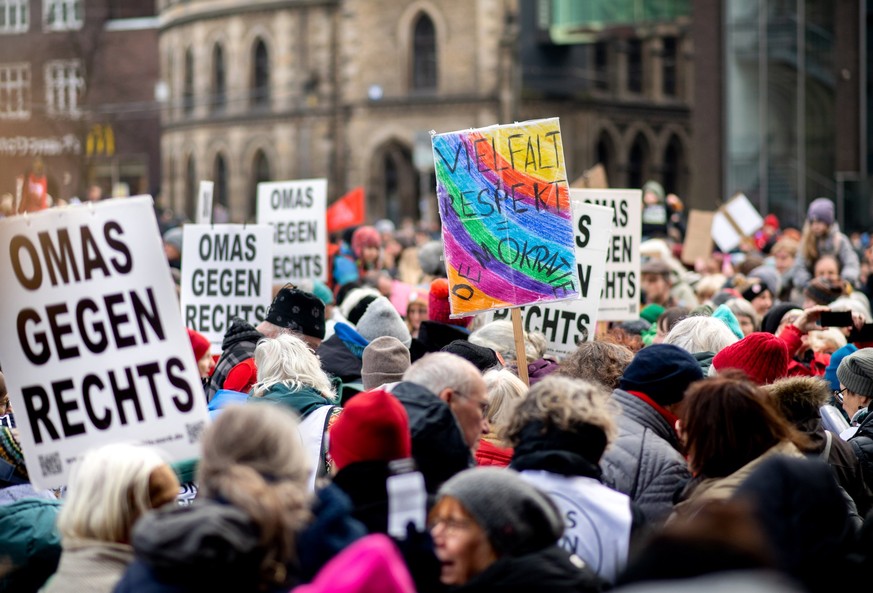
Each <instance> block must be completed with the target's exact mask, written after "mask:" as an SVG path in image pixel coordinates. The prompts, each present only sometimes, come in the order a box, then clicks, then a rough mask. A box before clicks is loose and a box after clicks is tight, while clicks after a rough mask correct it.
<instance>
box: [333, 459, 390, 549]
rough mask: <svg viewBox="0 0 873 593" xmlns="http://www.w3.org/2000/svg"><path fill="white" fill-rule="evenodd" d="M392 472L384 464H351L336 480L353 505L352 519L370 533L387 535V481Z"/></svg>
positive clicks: (382, 462)
mask: <svg viewBox="0 0 873 593" xmlns="http://www.w3.org/2000/svg"><path fill="white" fill-rule="evenodd" d="M390 475H391V472H390V471H389V469H388V464H387V463H386V462H384V461H359V462H357V463H350V464H349V465H347V466H346V467H344V468H342V469H341V470H339V471H338V472H337V473H336V475H334V477H333V484H334V485H335V486H337V487H338V488H340V489H341V490H342V491H343V492H344V493H345V494H346V496H348V497H349V500H350V501H351V503H352V510H351V514H352V517H354V518H355V519H357V520H358V521H360V522H361V523H363V525H364V527H366V528H367V532H368V533H388V487H387V485H386V480H388V478H389V476H390Z"/></svg>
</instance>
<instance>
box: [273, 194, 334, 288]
mask: <svg viewBox="0 0 873 593" xmlns="http://www.w3.org/2000/svg"><path fill="white" fill-rule="evenodd" d="M326 212H327V180H326V179H304V180H300V181H275V182H269V183H259V184H258V224H270V225H272V226H273V244H274V248H273V282H275V283H277V284H284V283H285V282H294V283H296V282H299V281H300V280H303V279H310V280H316V279H318V280H321V281H322V282H327V222H326Z"/></svg>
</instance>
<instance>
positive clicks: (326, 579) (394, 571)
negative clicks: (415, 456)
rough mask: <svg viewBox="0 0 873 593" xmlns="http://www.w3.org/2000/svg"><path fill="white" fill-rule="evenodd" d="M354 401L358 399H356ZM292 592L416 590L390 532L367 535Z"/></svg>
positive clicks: (409, 592)
mask: <svg viewBox="0 0 873 593" xmlns="http://www.w3.org/2000/svg"><path fill="white" fill-rule="evenodd" d="M352 401H354V400H352ZM291 591H292V593H415V584H414V583H413V582H412V577H411V576H409V571H408V570H407V568H406V564H405V563H404V562H403V557H402V556H401V555H400V552H398V551H397V547H396V546H395V545H394V543H393V542H392V541H391V540H390V539H389V538H388V536H386V535H382V534H381V533H374V534H372V535H368V536H366V537H363V538H361V539H359V540H358V541H356V542H355V543H353V544H352V545H350V546H349V547H348V548H346V549H345V550H343V551H342V552H340V553H339V554H337V555H336V556H334V557H333V559H332V560H331V561H330V562H328V563H327V564H325V565H324V567H323V568H322V569H321V570H320V571H319V572H318V574H317V575H315V579H313V581H312V582H311V583H309V584H308V585H301V586H299V587H296V588H294V589H292V590H291Z"/></svg>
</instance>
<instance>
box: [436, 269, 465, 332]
mask: <svg viewBox="0 0 873 593" xmlns="http://www.w3.org/2000/svg"><path fill="white" fill-rule="evenodd" d="M451 312H452V310H451V307H450V306H449V281H448V280H446V279H445V278H437V279H436V280H434V281H433V282H431V283H430V294H429V295H428V300H427V317H428V319H430V320H431V321H436V322H438V323H448V324H449V325H457V326H458V327H467V326H468V325H469V324H470V319H472V318H471V317H459V318H457V319H452V318H451V317H449V315H450V314H451Z"/></svg>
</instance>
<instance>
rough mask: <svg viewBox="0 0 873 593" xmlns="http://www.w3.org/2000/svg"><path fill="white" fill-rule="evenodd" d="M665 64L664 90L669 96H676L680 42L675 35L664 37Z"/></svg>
mask: <svg viewBox="0 0 873 593" xmlns="http://www.w3.org/2000/svg"><path fill="white" fill-rule="evenodd" d="M662 55H663V58H662V61H663V65H664V78H663V80H664V84H663V92H664V94H665V95H666V96H668V97H675V96H676V91H677V89H678V86H679V85H678V82H677V73H678V70H677V68H678V61H679V60H678V58H679V56H678V44H677V42H676V38H675V37H665V38H664V51H663V54H662Z"/></svg>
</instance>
